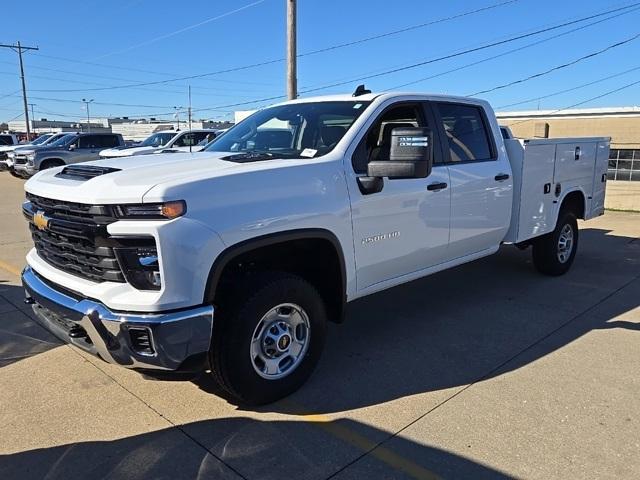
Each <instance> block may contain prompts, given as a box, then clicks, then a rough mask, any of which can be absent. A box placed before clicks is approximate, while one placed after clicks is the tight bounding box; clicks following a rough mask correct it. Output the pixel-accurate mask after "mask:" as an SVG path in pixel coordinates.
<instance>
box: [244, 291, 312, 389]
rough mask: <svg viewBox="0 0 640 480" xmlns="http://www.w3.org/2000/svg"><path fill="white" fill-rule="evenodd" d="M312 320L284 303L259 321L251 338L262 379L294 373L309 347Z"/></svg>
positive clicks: (252, 353) (256, 368)
mask: <svg viewBox="0 0 640 480" xmlns="http://www.w3.org/2000/svg"><path fill="white" fill-rule="evenodd" d="M310 330H311V329H310V326H309V317H308V316H307V313H306V312H305V311H304V310H303V309H302V307H300V306H299V305H296V304H294V303H281V304H280V305H278V306H276V307H274V308H272V309H271V310H269V311H268V312H267V313H266V314H265V315H264V316H263V317H262V318H261V319H260V321H259V322H258V325H257V326H256V328H255V330H254V331H253V337H252V339H251V347H250V355H251V364H252V365H253V368H254V370H255V371H256V373H257V374H258V375H260V376H261V377H262V378H266V379H267V380H277V379H280V378H283V377H286V376H287V375H289V374H290V373H291V372H293V371H294V370H295V369H296V367H298V365H300V363H301V362H302V359H303V358H304V356H305V354H306V353H307V350H308V348H309V338H310V334H311V331H310Z"/></svg>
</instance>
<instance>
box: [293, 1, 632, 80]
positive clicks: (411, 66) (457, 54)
mask: <svg viewBox="0 0 640 480" xmlns="http://www.w3.org/2000/svg"><path fill="white" fill-rule="evenodd" d="M638 5H640V2H637V3H635V4H632V5H629V6H626V7H620V8H616V9H612V10H609V11H607V12H603V13H598V14H595V15H589V16H587V17H582V18H579V19H577V20H572V21H568V22H564V23H562V24H559V25H555V26H553V27H547V28H543V29H539V30H535V31H533V32H529V33H526V34H521V35H516V36H513V37H510V38H507V39H505V40H500V41H496V42H492V43H489V44H486V45H482V46H479V47H472V48H468V49H466V50H462V51H459V52H455V53H451V54H448V55H443V56H440V57H436V58H432V59H429V60H424V61H422V62H416V63H412V64H409V65H405V66H402V67H397V68H392V69H389V70H385V71H383V72H380V73H376V74H372V75H367V76H364V77H359V78H352V79H350V80H346V81H343V82H337V83H333V84H330V85H324V86H321V87H316V88H312V89H308V90H306V91H305V92H301V93H310V92H316V91H318V90H326V89H327V88H333V87H340V86H343V85H349V84H351V85H352V84H355V83H357V82H362V81H364V80H370V79H372V78H378V77H382V76H386V75H390V74H393V73H398V72H402V71H406V70H410V69H414V68H417V67H422V66H424V65H429V64H432V63H436V62H441V61H443V60H449V59H451V58H456V57H460V56H462V55H467V54H469V53H473V52H478V51H481V50H486V49H487V48H492V47H496V46H498V45H504V44H507V43H511V42H515V41H517V40H521V39H523V38H528V37H532V36H534V35H539V34H541V33H545V32H549V31H553V30H557V29H559V28H563V27H566V26H569V25H574V24H576V23H580V22H583V21H585V20H591V19H593V18H597V17H601V16H603V15H608V14H610V13H614V12H618V11H620V10H625V9H629V8H631V7H635V6H638Z"/></svg>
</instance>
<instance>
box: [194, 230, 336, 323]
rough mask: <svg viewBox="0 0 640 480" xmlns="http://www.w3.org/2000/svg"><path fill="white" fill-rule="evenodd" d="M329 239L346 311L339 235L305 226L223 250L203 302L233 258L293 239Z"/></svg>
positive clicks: (209, 297) (216, 261) (209, 280)
mask: <svg viewBox="0 0 640 480" xmlns="http://www.w3.org/2000/svg"><path fill="white" fill-rule="evenodd" d="M312 239H314V240H328V241H329V242H331V244H332V245H333V247H334V249H335V251H336V253H337V255H338V261H339V262H340V277H341V278H340V291H341V292H342V299H341V303H342V306H343V308H342V312H344V306H345V305H346V303H347V270H346V264H345V259H344V252H343V251H342V246H341V245H340V241H339V240H338V237H336V236H335V235H334V234H333V233H332V232H330V231H329V230H325V229H322V228H304V229H297V230H285V231H282V232H276V233H270V234H267V235H263V236H260V237H255V238H250V239H248V240H245V241H242V242H239V243H236V244H234V245H231V246H229V247H227V248H226V249H225V250H223V251H222V252H221V253H220V254H219V255H218V256H217V257H216V259H215V261H214V262H213V265H212V266H211V270H210V272H209V278H208V280H207V285H206V288H205V292H204V298H203V303H204V304H206V303H207V302H210V301H211V298H213V294H214V293H215V291H216V289H217V287H218V284H219V282H220V278H221V276H222V272H223V271H224V269H225V267H226V266H227V265H228V264H229V262H230V261H231V260H233V259H234V258H237V257H238V256H239V255H242V254H244V253H247V252H250V251H251V250H255V249H258V248H262V247H268V246H271V245H277V244H279V243H285V242H289V241H293V240H312Z"/></svg>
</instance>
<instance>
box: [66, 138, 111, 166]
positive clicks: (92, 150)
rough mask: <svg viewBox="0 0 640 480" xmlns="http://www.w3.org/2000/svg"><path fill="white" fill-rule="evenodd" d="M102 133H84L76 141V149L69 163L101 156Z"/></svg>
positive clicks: (86, 160)
mask: <svg viewBox="0 0 640 480" xmlns="http://www.w3.org/2000/svg"><path fill="white" fill-rule="evenodd" d="M101 137H102V135H83V136H81V137H80V138H79V139H78V140H77V141H76V149H75V150H74V152H73V155H71V156H70V158H69V161H68V162H67V163H79V162H88V161H89V160H95V159H97V158H99V157H100V150H102V147H101V145H102V139H101Z"/></svg>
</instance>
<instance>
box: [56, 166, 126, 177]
mask: <svg viewBox="0 0 640 480" xmlns="http://www.w3.org/2000/svg"><path fill="white" fill-rule="evenodd" d="M119 171H120V169H119V168H112V167H98V166H95V165H70V166H68V167H64V168H63V169H62V171H61V172H59V173H57V174H56V177H59V178H68V179H70V180H89V179H91V178H95V177H99V176H101V175H106V174H107V173H113V172H119Z"/></svg>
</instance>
